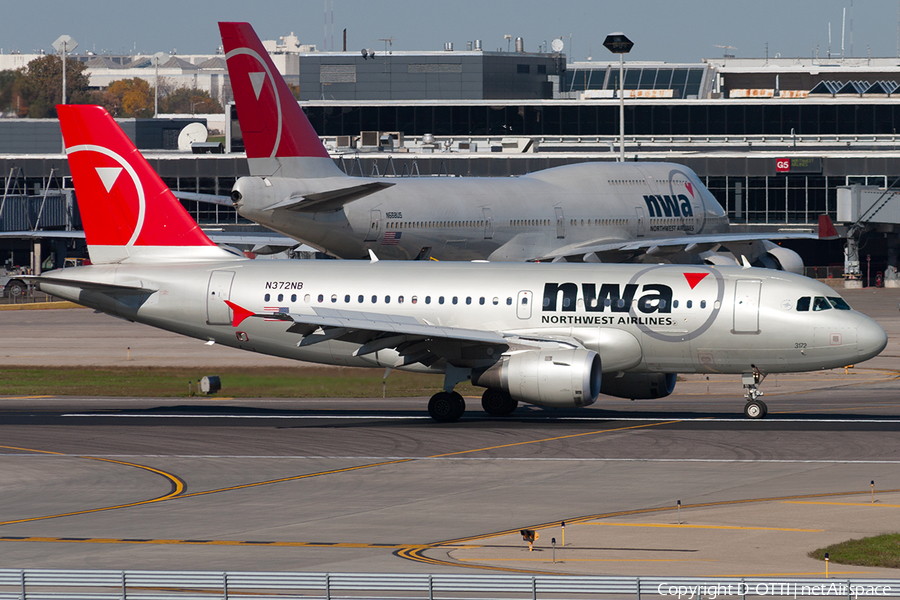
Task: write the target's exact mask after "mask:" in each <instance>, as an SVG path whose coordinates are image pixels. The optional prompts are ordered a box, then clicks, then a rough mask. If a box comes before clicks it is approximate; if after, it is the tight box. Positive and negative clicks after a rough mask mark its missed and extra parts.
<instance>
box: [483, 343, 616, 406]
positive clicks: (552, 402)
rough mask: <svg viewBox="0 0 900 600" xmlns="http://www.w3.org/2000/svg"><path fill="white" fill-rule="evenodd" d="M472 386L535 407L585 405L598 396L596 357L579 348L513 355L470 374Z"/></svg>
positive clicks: (598, 362) (598, 356) (592, 401)
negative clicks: (489, 390) (504, 395)
mask: <svg viewBox="0 0 900 600" xmlns="http://www.w3.org/2000/svg"><path fill="white" fill-rule="evenodd" d="M472 383H473V384H474V385H480V386H483V387H488V388H494V389H500V390H503V391H505V392H508V393H509V395H510V396H511V397H512V398H513V399H515V400H520V401H522V402H528V403H530V404H536V405H538V406H551V407H557V408H568V407H581V406H587V405H589V404H593V403H594V402H595V401H596V400H597V396H598V395H599V394H600V384H601V368H600V355H599V354H597V353H596V352H594V351H593V350H585V349H583V348H577V349H568V348H560V349H553V350H526V351H523V352H515V353H513V354H509V355H506V356H503V357H502V358H501V359H500V360H499V361H498V362H497V363H495V364H493V365H491V366H490V367H489V368H488V369H487V370H485V371H482V372H480V373H473V374H472Z"/></svg>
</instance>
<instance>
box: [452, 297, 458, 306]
mask: <svg viewBox="0 0 900 600" xmlns="http://www.w3.org/2000/svg"><path fill="white" fill-rule="evenodd" d="M451 302H453V304H458V303H459V298H457V297H456V296H453V300H452V301H451Z"/></svg>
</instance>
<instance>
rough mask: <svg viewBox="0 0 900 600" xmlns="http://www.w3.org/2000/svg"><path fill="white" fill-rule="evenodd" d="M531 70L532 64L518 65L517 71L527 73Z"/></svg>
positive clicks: (521, 73)
mask: <svg viewBox="0 0 900 600" xmlns="http://www.w3.org/2000/svg"><path fill="white" fill-rule="evenodd" d="M530 72H531V65H516V73H519V74H520V75H527V74H528V73H530Z"/></svg>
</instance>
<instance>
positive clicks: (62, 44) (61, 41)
mask: <svg viewBox="0 0 900 600" xmlns="http://www.w3.org/2000/svg"><path fill="white" fill-rule="evenodd" d="M77 47H78V42H76V41H75V40H73V39H72V36H70V35H61V36H59V37H58V38H56V41H55V42H53V49H54V50H56V51H57V52H59V53H61V54H62V79H63V80H62V104H65V103H66V53H67V52H71V51H72V50H74V49H75V48H77Z"/></svg>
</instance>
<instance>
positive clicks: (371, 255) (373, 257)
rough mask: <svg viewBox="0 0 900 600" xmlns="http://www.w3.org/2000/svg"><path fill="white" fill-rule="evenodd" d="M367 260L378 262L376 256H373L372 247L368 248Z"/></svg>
mask: <svg viewBox="0 0 900 600" xmlns="http://www.w3.org/2000/svg"><path fill="white" fill-rule="evenodd" d="M369 262H370V263H377V262H378V257H377V256H375V253H374V252H372V249H371V248H369Z"/></svg>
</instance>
